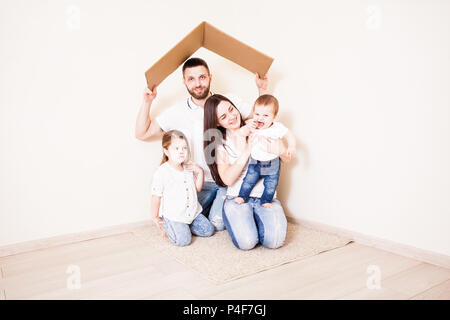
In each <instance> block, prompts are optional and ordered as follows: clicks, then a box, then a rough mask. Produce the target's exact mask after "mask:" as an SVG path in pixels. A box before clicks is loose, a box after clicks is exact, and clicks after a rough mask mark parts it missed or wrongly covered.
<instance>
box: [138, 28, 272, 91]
mask: <svg viewBox="0 0 450 320" xmlns="http://www.w3.org/2000/svg"><path fill="white" fill-rule="evenodd" d="M200 47H205V48H206V49H208V50H210V51H212V52H214V53H216V54H218V55H220V56H222V57H224V58H225V59H228V60H231V61H233V62H234V63H237V64H238V65H240V66H241V67H243V68H245V69H247V70H249V71H250V72H252V73H255V72H257V73H258V74H259V75H260V76H264V75H265V74H266V73H267V71H268V70H269V68H270V66H271V64H272V62H273V58H271V57H269V56H267V55H265V54H263V53H261V52H259V51H258V50H256V49H253V48H252V47H250V46H248V45H246V44H245V43H243V42H241V41H239V40H237V39H235V38H233V37H231V36H229V35H227V34H226V33H224V32H222V31H220V30H219V29H217V28H215V27H214V26H212V25H210V24H209V23H207V22H202V23H200V24H199V25H198V26H197V27H196V28H195V29H194V30H192V31H191V32H190V33H189V34H188V35H187V36H186V37H184V38H183V39H182V40H181V41H180V42H178V44H177V45H176V46H174V47H173V48H172V49H171V50H170V51H169V52H167V53H166V54H165V55H164V56H163V57H162V58H161V59H159V60H158V61H157V62H156V63H155V64H154V65H153V66H152V67H150V69H148V70H147V71H146V72H145V77H146V79H147V86H148V88H150V89H153V87H154V86H157V85H159V84H160V83H161V82H162V81H163V80H164V79H165V78H167V77H168V76H169V75H170V74H171V73H172V72H174V71H175V70H176V69H177V68H178V67H179V66H180V65H181V64H182V63H183V62H184V61H185V60H186V59H188V58H189V57H190V56H191V55H192V54H194V53H195V52H196V51H197V50H198V49H199V48H200Z"/></svg>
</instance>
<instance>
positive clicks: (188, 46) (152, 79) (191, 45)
mask: <svg viewBox="0 0 450 320" xmlns="http://www.w3.org/2000/svg"><path fill="white" fill-rule="evenodd" d="M204 25H205V24H204V22H202V23H201V24H199V25H198V26H197V27H196V28H195V29H194V30H192V31H191V32H190V33H189V34H188V35H187V36H186V37H184V38H183V39H182V40H181V41H180V42H178V44H177V45H175V46H174V47H173V48H172V49H171V50H170V51H169V52H167V53H166V54H165V55H164V56H163V57H162V58H161V59H159V60H158V61H157V62H156V63H155V64H154V65H153V66H151V68H150V69H148V70H147V71H146V72H145V77H146V78H147V87H148V88H149V89H153V87H154V86H157V85H159V84H160V83H161V82H162V81H163V80H164V79H165V78H167V77H168V76H169V75H170V74H171V73H172V72H174V71H175V70H176V69H177V68H178V67H179V66H180V65H181V64H182V63H183V62H184V61H185V60H186V59H188V58H189V57H190V56H191V55H192V54H193V53H194V52H195V51H197V50H198V49H199V48H200V47H201V46H202V44H203V34H204Z"/></svg>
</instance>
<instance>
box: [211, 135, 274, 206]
mask: <svg viewBox="0 0 450 320" xmlns="http://www.w3.org/2000/svg"><path fill="white" fill-rule="evenodd" d="M219 149H220V150H223V151H225V152H226V153H227V154H228V163H229V164H233V163H235V162H236V160H237V158H239V156H240V152H238V151H237V149H236V147H235V146H234V145H233V143H232V141H231V140H227V141H224V146H219ZM248 163H249V162H248V161H247V164H246V165H245V167H244V169H243V170H242V172H241V174H240V175H239V178H238V179H237V180H236V182H235V183H234V184H233V185H231V186H229V187H228V188H227V196H231V197H237V196H238V195H239V191H240V190H241V185H242V182H243V181H244V177H245V175H246V174H247V170H248ZM263 193H264V180H263V179H260V180H259V181H258V182H257V183H256V185H255V186H254V187H253V189H252V191H251V192H250V197H254V198H261V196H262V194H263ZM276 196H277V192H276V191H275V194H274V196H273V198H274V199H275V198H276Z"/></svg>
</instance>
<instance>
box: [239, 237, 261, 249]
mask: <svg viewBox="0 0 450 320" xmlns="http://www.w3.org/2000/svg"><path fill="white" fill-rule="evenodd" d="M236 242H237V243H238V246H237V248H238V249H241V250H251V249H253V248H254V247H255V246H256V245H257V244H258V242H259V241H258V238H253V237H245V238H242V237H241V238H239V239H236Z"/></svg>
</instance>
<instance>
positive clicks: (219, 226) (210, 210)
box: [197, 181, 227, 231]
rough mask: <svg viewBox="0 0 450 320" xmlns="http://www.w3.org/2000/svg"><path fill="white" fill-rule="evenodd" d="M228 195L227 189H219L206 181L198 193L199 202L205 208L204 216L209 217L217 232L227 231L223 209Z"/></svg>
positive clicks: (214, 184)
mask: <svg viewBox="0 0 450 320" xmlns="http://www.w3.org/2000/svg"><path fill="white" fill-rule="evenodd" d="M226 194H227V188H224V187H219V186H218V185H217V184H216V183H214V182H211V181H205V182H204V183H203V188H202V190H201V191H200V192H198V193H197V198H198V202H200V204H201V205H202V207H203V211H202V214H203V215H204V216H205V217H208V219H209V221H210V222H211V223H212V225H213V226H214V227H215V229H216V230H217V231H222V230H224V229H225V225H224V223H223V219H222V208H223V202H224V201H225V196H226Z"/></svg>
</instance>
